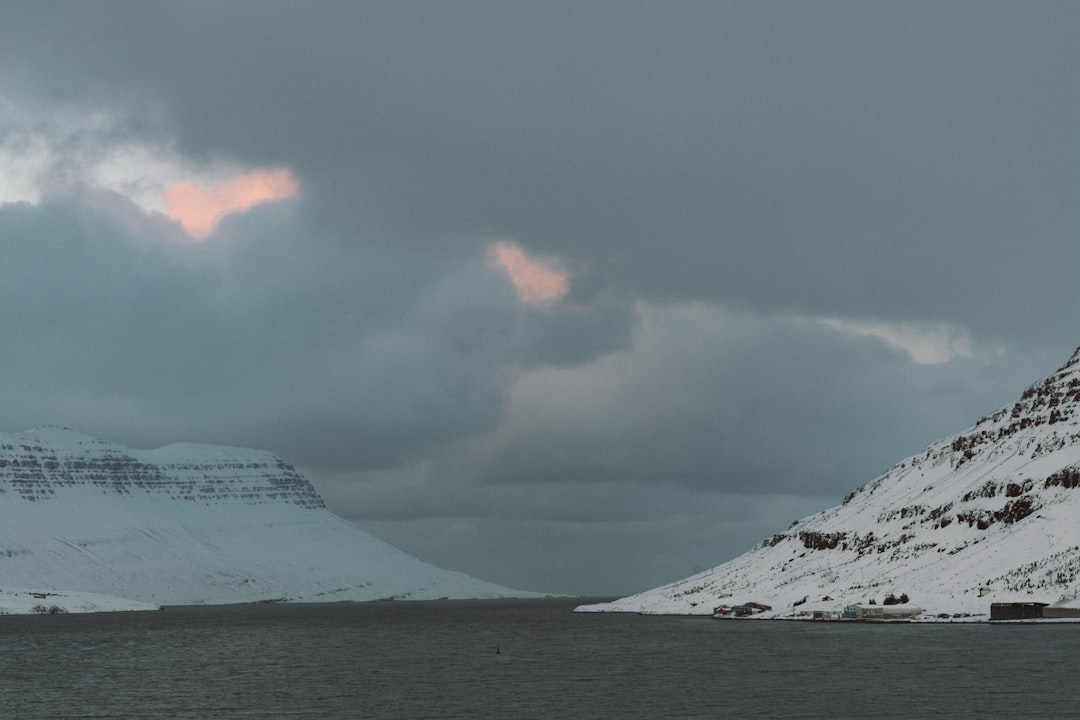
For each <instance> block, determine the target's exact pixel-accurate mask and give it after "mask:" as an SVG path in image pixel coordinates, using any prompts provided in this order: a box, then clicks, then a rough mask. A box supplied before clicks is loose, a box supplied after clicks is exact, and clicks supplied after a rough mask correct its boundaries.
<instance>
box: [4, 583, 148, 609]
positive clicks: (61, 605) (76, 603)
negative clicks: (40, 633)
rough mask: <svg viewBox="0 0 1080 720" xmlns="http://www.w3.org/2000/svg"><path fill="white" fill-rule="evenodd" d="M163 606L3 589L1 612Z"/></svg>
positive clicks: (96, 596) (83, 594) (105, 597)
mask: <svg viewBox="0 0 1080 720" xmlns="http://www.w3.org/2000/svg"><path fill="white" fill-rule="evenodd" d="M160 609H161V606H159V605H153V604H150V603H145V602H139V601H138V600H128V599H127V598H119V597H113V596H111V595H100V594H98V593H88V592H54V591H48V592H45V591H39V590H27V589H24V588H0V615H34V614H41V615H48V614H58V613H92V612H128V611H133V610H160Z"/></svg>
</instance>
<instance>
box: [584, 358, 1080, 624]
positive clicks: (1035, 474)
mask: <svg viewBox="0 0 1080 720" xmlns="http://www.w3.org/2000/svg"><path fill="white" fill-rule="evenodd" d="M1078 593H1080V349H1078V350H1077V351H1076V352H1075V353H1073V356H1072V358H1070V360H1069V362H1068V363H1066V364H1065V366H1064V367H1062V368H1061V369H1059V370H1058V371H1057V372H1055V373H1054V374H1053V375H1051V376H1050V377H1048V378H1047V379H1045V380H1043V381H1041V382H1038V383H1036V384H1034V385H1032V386H1031V387H1030V388H1028V389H1027V390H1026V391H1025V392H1024V393H1023V395H1021V397H1020V399H1019V400H1018V401H1017V402H1015V403H1013V404H1011V405H1008V406H1006V407H1004V408H1002V409H1000V410H998V411H997V412H995V413H993V414H992V415H990V416H988V417H984V418H982V419H981V420H979V421H978V422H977V423H976V424H975V425H974V426H972V427H970V428H968V429H966V430H964V431H962V432H960V433H958V434H956V435H954V436H952V437H948V438H945V439H943V440H941V441H939V442H937V443H934V444H933V445H931V446H930V447H928V448H927V449H926V450H925V451H924V452H923V453H921V454H919V455H916V456H914V457H910V458H908V459H906V460H904V461H903V462H901V463H899V464H898V465H896V466H895V467H893V468H892V469H891V470H889V471H888V472H887V473H885V474H884V475H882V476H881V477H879V478H877V479H876V480H874V481H873V482H870V483H868V484H867V485H864V486H863V487H861V488H858V489H857V490H855V491H853V492H852V493H851V494H849V495H848V496H847V497H846V498H845V499H844V502H843V504H841V505H839V506H837V507H833V508H830V509H828V510H824V511H822V512H820V513H817V514H816V515H811V516H810V517H807V518H803V519H801V520H798V521H796V522H794V523H792V525H791V526H790V527H789V528H787V529H786V530H784V531H782V532H778V533H776V534H775V535H773V536H772V537H769V538H766V539H765V540H763V541H762V542H761V543H759V544H758V545H757V546H756V547H754V548H753V549H752V550H750V551H749V552H747V553H746V554H744V555H741V556H740V557H737V558H735V559H734V560H731V561H730V562H727V563H724V564H723V565H720V566H718V567H716V568H713V569H712V570H708V571H705V572H703V573H700V574H698V575H695V576H693V577H690V578H687V579H685V580H681V581H679V582H675V583H672V584H670V585H666V586H664V587H660V588H656V589H654V590H649V591H647V592H643V593H640V594H638V595H633V596H631V597H627V598H623V599H621V600H618V601H616V602H613V603H607V604H603V605H592V606H586V607H582V608H579V610H582V611H611V612H643V613H671V614H706V613H710V612H712V609H713V607H714V606H717V605H721V604H731V605H737V604H742V603H746V602H759V603H762V604H765V605H769V606H771V607H772V608H773V611H772V613H769V614H770V615H774V616H775V615H784V614H790V613H792V612H793V610H798V611H807V610H813V609H822V610H836V609H840V608H842V607H843V606H844V605H846V604H849V603H855V602H859V601H869V600H871V599H874V600H875V601H876V602H878V603H881V602H882V601H883V600H884V598H885V597H886V596H887V595H889V594H893V595H895V596H900V595H902V594H906V595H908V596H909V597H910V599H911V602H912V603H913V604H916V605H919V606H921V607H922V608H923V609H924V610H926V611H928V613H930V614H937V613H958V612H970V613H984V614H985V613H988V612H989V608H990V603H991V602H997V601H1013V600H1034V601H1042V602H1054V601H1056V600H1058V599H1059V598H1061V597H1063V596H1075V595H1077V594H1078ZM826 598H827V599H826Z"/></svg>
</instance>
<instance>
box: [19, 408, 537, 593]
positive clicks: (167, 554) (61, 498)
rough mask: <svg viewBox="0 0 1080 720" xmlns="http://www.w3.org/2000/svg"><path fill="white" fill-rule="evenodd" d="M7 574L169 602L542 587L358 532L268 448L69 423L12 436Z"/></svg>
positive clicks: (22, 582) (44, 588)
mask: <svg viewBox="0 0 1080 720" xmlns="http://www.w3.org/2000/svg"><path fill="white" fill-rule="evenodd" d="M0 584H2V585H3V586H5V587H9V588H11V587H18V588H27V589H32V590H38V591H41V592H48V591H80V592H84V593H100V594H104V595H111V596H118V597H123V598H131V599H133V600H138V601H142V602H147V603H155V604H160V605H169V604H196V603H237V602H256V601H268V600H290V601H333V600H375V599H382V598H400V599H433V598H442V597H450V598H488V597H512V596H514V597H520V596H528V595H532V593H525V592H519V591H515V590H511V589H509V588H505V587H501V586H498V585H494V584H492V583H487V582H483V581H481V580H477V579H475V578H472V577H469V576H467V575H464V574H461V573H456V572H450V571H446V570H442V569H440V568H437V567H434V566H432V565H429V564H427V563H424V562H421V561H420V560H417V559H416V558H414V557H411V556H409V555H407V554H405V553H404V552H401V551H400V550H398V549H396V548H394V547H392V546H390V545H388V544H386V543H384V542H382V541H380V540H378V539H376V538H374V537H372V536H370V535H368V534H366V533H364V532H362V531H360V530H359V529H357V528H356V527H355V526H353V525H352V524H350V523H348V522H347V521H345V520H343V519H341V518H339V517H337V516H336V515H334V514H332V513H331V512H329V511H328V510H327V509H326V508H325V507H324V505H323V501H322V499H321V498H320V497H319V495H318V493H316V492H315V490H314V488H313V487H312V486H311V484H310V483H309V482H308V481H307V480H306V479H305V478H304V477H303V476H301V475H300V474H299V473H298V472H296V470H294V469H293V468H292V467H291V466H289V465H288V464H287V463H285V462H283V461H282V460H280V459H279V458H277V457H275V456H274V455H272V454H270V453H267V452H261V451H256V450H245V449H238V448H223V447H217V446H209V445H193V444H177V445H169V446H166V447H163V448H159V449H156V450H132V449H128V448H124V447H121V446H119V445H115V444H113V443H109V442H106V441H104V440H99V439H96V438H92V437H87V436H85V435H80V434H78V433H75V432H72V431H70V430H64V429H59V428H42V429H37V430H31V431H28V432H24V433H18V434H10V435H9V434H0Z"/></svg>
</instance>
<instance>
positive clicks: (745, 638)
mask: <svg viewBox="0 0 1080 720" xmlns="http://www.w3.org/2000/svg"><path fill="white" fill-rule="evenodd" d="M576 602H577V601H568V600H542V601H487V602H430V603H370V604H334V605H262V606H245V607H236V606H233V607H205V608H179V609H169V610H165V611H162V612H154V613H118V614H108V615H56V616H32V617H16V616H9V617H0V718H5V719H6V718H12V719H16V718H17V719H19V720H31V719H35V718H198V719H199V720H203V719H211V718H213V719H219V718H224V719H228V718H393V719H395V720H401V719H408V718H545V719H546V718H617V719H618V720H633V719H635V718H650V719H651V718H828V719H829V720H834V719H836V718H875V719H876V718H935V717H941V718H976V717H977V718H1055V719H1059V718H1070V717H1080V683H1077V682H1076V679H1075V677H1074V676H1073V671H1074V670H1075V669H1076V668H1077V667H1078V666H1080V625H1045V626H1036V625H1019V626H1016V625H1013V626H990V625H987V624H978V625H916V624H905V625H864V624H834V623H820V624H818V623H788V622H754V621H722V622H721V621H712V620H706V619H694V618H674V617H641V616H634V615H576V614H573V613H571V612H570V610H571V608H572V607H573V606H574V605H575V604H576ZM497 648H498V649H499V650H500V652H499V653H496V649H497Z"/></svg>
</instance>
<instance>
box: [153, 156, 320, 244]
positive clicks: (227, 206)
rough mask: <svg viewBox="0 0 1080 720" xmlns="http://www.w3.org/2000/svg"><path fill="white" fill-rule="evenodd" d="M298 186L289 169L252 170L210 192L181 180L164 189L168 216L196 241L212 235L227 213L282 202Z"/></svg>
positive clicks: (215, 187) (294, 191)
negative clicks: (277, 201) (260, 204)
mask: <svg viewBox="0 0 1080 720" xmlns="http://www.w3.org/2000/svg"><path fill="white" fill-rule="evenodd" d="M298 189H299V185H298V184H297V182H296V180H295V179H294V178H293V176H292V173H291V172H290V171H289V169H288V168H270V169H265V170H253V171H252V172H249V173H245V174H244V175H238V176H236V177H235V178H233V179H232V180H231V181H229V182H222V183H217V184H216V185H214V187H212V188H211V189H209V190H207V189H206V188H203V187H200V186H198V185H196V184H195V183H193V182H190V181H188V180H184V181H182V182H178V183H176V184H175V185H170V186H169V187H168V188H166V189H165V206H166V207H167V208H168V214H169V217H171V218H172V219H174V220H179V221H180V223H181V224H182V225H183V226H184V229H185V230H187V231H188V234H189V235H191V236H192V237H196V238H200V239H202V238H205V237H208V236H209V235H210V233H212V232H214V228H215V227H216V226H217V224H218V221H219V220H221V218H223V217H225V216H226V215H228V214H229V213H233V212H240V211H242V210H247V209H248V208H250V207H252V206H253V205H258V204H259V203H264V202H270V201H272V200H282V199H284V198H287V197H290V196H292V195H295V194H296V191H297V190H298Z"/></svg>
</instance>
